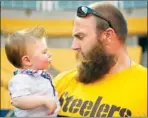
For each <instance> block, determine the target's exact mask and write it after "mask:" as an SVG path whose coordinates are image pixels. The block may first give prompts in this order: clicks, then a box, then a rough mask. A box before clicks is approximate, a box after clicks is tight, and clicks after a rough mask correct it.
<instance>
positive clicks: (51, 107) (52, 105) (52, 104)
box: [45, 99, 57, 115]
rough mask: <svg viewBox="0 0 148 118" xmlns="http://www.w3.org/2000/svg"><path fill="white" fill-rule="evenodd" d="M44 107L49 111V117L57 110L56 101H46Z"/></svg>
mask: <svg viewBox="0 0 148 118" xmlns="http://www.w3.org/2000/svg"><path fill="white" fill-rule="evenodd" d="M45 106H46V107H47V108H48V109H49V115H51V114H53V113H54V111H55V109H56V108H57V104H56V101H55V100H53V99H52V100H51V99H46V101H45Z"/></svg>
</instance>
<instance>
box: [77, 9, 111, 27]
mask: <svg viewBox="0 0 148 118" xmlns="http://www.w3.org/2000/svg"><path fill="white" fill-rule="evenodd" d="M89 14H93V15H95V16H97V17H99V18H101V19H103V20H105V21H107V22H108V24H109V26H110V27H111V28H113V27H112V25H111V23H110V21H108V20H107V19H106V18H104V17H103V16H102V15H101V14H100V13H98V12H96V11H94V10H93V9H91V8H89V7H86V6H80V7H78V9H77V16H78V17H86V16H87V15H89Z"/></svg>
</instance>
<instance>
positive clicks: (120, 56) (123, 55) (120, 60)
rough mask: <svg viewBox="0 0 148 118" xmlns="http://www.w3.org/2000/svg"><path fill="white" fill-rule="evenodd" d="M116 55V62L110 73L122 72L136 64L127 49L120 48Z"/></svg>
mask: <svg viewBox="0 0 148 118" xmlns="http://www.w3.org/2000/svg"><path fill="white" fill-rule="evenodd" d="M116 56H117V60H116V64H115V65H114V66H113V67H112V68H111V70H110V71H109V74H113V73H116V72H120V71H122V70H124V69H126V68H129V67H130V66H131V65H133V64H134V62H133V61H132V60H131V58H130V57H129V55H128V54H127V52H126V50H119V51H118V53H116Z"/></svg>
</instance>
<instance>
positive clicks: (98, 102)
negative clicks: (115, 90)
mask: <svg viewBox="0 0 148 118" xmlns="http://www.w3.org/2000/svg"><path fill="white" fill-rule="evenodd" d="M101 100H102V97H100V96H99V97H98V99H97V100H96V102H95V104H94V107H93V109H92V112H91V114H90V117H94V116H95V114H96V110H97V108H98V106H99V104H100V103H101Z"/></svg>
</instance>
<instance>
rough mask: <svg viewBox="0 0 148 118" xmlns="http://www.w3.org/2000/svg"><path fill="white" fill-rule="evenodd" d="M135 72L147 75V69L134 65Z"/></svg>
mask: <svg viewBox="0 0 148 118" xmlns="http://www.w3.org/2000/svg"><path fill="white" fill-rule="evenodd" d="M134 67H135V72H138V73H139V74H147V68H146V67H144V66H142V65H140V64H136V65H135V66H134Z"/></svg>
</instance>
